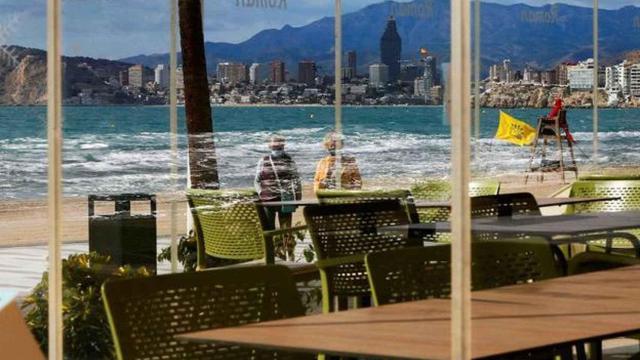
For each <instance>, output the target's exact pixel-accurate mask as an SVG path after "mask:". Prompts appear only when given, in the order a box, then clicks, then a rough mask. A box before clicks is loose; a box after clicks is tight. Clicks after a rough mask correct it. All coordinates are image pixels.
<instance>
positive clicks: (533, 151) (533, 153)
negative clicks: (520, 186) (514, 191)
mask: <svg viewBox="0 0 640 360" xmlns="http://www.w3.org/2000/svg"><path fill="white" fill-rule="evenodd" d="M541 124H542V121H541V120H538V125H537V126H536V136H535V138H534V139H533V146H532V147H531V156H530V157H529V169H528V170H527V173H526V175H525V177H524V184H525V185H526V184H527V182H528V181H529V175H530V174H531V172H532V170H533V161H534V160H535V158H536V152H537V150H538V139H539V136H540V126H541Z"/></svg>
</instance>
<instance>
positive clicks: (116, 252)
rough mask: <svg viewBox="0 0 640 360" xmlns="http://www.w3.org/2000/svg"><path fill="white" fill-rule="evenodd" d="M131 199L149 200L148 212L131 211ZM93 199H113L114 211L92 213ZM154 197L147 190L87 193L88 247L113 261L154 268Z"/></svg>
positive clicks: (102, 200)
mask: <svg viewBox="0 0 640 360" xmlns="http://www.w3.org/2000/svg"><path fill="white" fill-rule="evenodd" d="M132 201H149V203H150V206H149V208H150V213H149V214H143V215H132V214H131V202H132ZM96 202H114V203H115V207H114V209H115V212H114V213H113V214H109V215H95V203H96ZM156 235H157V230H156V197H155V195H150V194H121V195H89V251H92V252H93V251H95V252H97V253H98V254H101V255H108V256H110V257H111V261H112V262H113V264H114V265H117V266H122V265H131V266H134V267H139V266H145V267H146V268H147V269H148V270H149V271H152V272H153V273H155V272H156Z"/></svg>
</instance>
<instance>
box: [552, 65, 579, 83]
mask: <svg viewBox="0 0 640 360" xmlns="http://www.w3.org/2000/svg"><path fill="white" fill-rule="evenodd" d="M572 65H576V64H575V63H570V62H563V63H561V64H558V66H556V76H557V77H558V85H567V84H569V73H568V70H569V66H572Z"/></svg>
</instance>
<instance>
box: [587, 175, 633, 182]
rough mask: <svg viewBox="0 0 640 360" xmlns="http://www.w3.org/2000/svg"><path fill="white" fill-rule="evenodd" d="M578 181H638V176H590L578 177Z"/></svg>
mask: <svg viewBox="0 0 640 360" xmlns="http://www.w3.org/2000/svg"><path fill="white" fill-rule="evenodd" d="M578 180H588V181H612V180H613V181H620V180H623V181H624V180H640V174H636V175H608V174H591V175H582V176H579V177H578Z"/></svg>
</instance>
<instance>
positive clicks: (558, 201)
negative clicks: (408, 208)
mask: <svg viewBox="0 0 640 360" xmlns="http://www.w3.org/2000/svg"><path fill="white" fill-rule="evenodd" d="M619 199H620V198H619V197H588V198H536V201H537V202H538V206H539V207H550V206H563V205H571V204H581V203H590V202H601V201H613V200H619ZM319 203H320V202H319V201H318V199H304V200H289V201H262V202H259V204H260V205H262V206H267V207H276V206H296V207H304V206H310V205H318V204H319ZM415 204H416V207H417V208H450V207H451V201H446V200H445V201H432V200H416V201H415Z"/></svg>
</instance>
